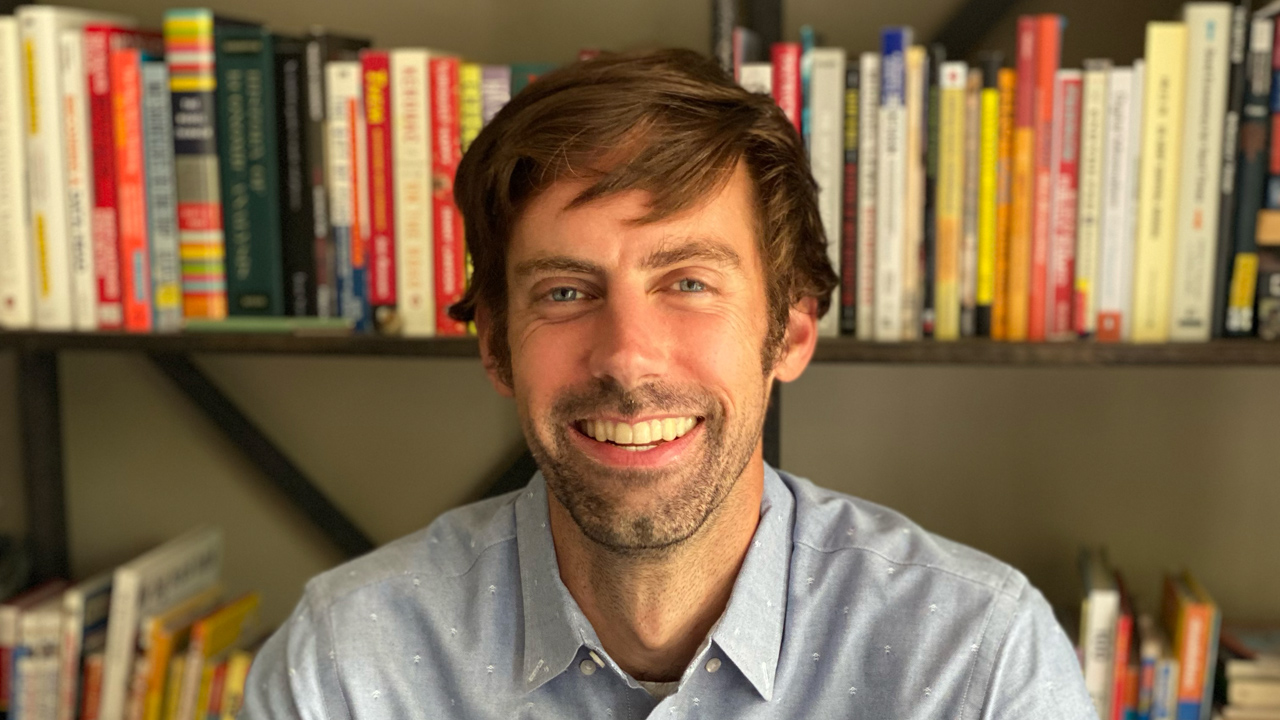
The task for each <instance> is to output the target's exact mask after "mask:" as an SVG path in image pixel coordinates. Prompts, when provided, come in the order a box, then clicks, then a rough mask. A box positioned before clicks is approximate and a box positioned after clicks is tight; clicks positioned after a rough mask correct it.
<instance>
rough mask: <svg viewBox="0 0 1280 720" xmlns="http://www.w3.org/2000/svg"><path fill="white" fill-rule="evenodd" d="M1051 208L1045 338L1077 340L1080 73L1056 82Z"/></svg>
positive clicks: (1060, 73)
mask: <svg viewBox="0 0 1280 720" xmlns="http://www.w3.org/2000/svg"><path fill="white" fill-rule="evenodd" d="M1054 82H1055V85H1056V89H1055V92H1054V94H1055V96H1056V99H1055V101H1054V106H1055V110H1054V124H1053V150H1052V151H1053V183H1054V188H1053V196H1052V197H1053V206H1052V208H1051V212H1050V227H1051V230H1052V232H1051V233H1050V236H1049V256H1048V264H1047V268H1046V272H1047V274H1046V276H1045V312H1046V317H1045V339H1048V340H1068V339H1071V338H1072V337H1074V336H1075V328H1074V326H1073V325H1072V323H1071V305H1072V301H1073V299H1074V291H1075V254H1076V210H1077V207H1076V204H1077V199H1078V198H1079V188H1080V105H1081V101H1080V100H1081V98H1080V96H1081V82H1082V79H1081V73H1080V71H1079V70H1059V71H1058V73H1057V76H1056V78H1055V81H1054Z"/></svg>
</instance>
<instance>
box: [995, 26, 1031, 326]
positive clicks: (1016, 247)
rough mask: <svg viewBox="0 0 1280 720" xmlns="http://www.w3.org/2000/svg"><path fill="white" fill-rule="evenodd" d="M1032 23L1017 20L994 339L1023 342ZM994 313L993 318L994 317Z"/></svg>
mask: <svg viewBox="0 0 1280 720" xmlns="http://www.w3.org/2000/svg"><path fill="white" fill-rule="evenodd" d="M1036 57H1037V52H1036V18H1035V17H1034V16H1029V15H1023V16H1021V17H1019V18H1018V60H1017V73H1018V80H1017V85H1016V86H1015V87H1016V90H1015V93H1014V95H1015V97H1014V115H1013V156H1012V160H1013V167H1012V177H1011V183H1012V189H1011V192H1010V196H1009V263H1008V268H1007V271H1008V277H1007V278H1006V287H1007V292H1006V295H1005V301H1006V303H1007V307H1006V311H1005V313H1004V316H1005V320H1006V324H1005V327H1004V332H1003V333H999V332H993V333H992V337H993V339H1003V340H1009V341H1013V342H1021V341H1024V340H1026V339H1027V301H1028V300H1029V299H1030V296H1031V234H1032V232H1031V229H1032V226H1033V225H1034V222H1033V218H1032V208H1033V206H1034V199H1035V184H1036V182H1035V181H1036V178H1035V148H1036V146H1035V114H1036V113H1035V109H1036V103H1035V99H1036V94H1035V88H1036V72H1035V70H1036ZM999 315H1000V314H999V313H997V317H999Z"/></svg>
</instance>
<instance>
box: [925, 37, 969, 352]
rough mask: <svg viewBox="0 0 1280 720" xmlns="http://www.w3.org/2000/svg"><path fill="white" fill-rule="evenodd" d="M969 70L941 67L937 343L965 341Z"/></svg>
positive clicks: (962, 66)
mask: <svg viewBox="0 0 1280 720" xmlns="http://www.w3.org/2000/svg"><path fill="white" fill-rule="evenodd" d="M968 74H969V66H968V65H966V64H965V63H962V62H945V63H943V64H942V77H941V80H940V82H939V88H940V92H939V95H940V100H939V102H940V103H941V105H942V107H941V111H940V113H939V117H938V195H937V203H938V209H937V223H938V231H937V238H938V247H937V250H936V255H935V256H934V257H935V259H936V263H937V270H936V277H935V286H934V293H933V302H934V308H935V312H936V317H937V321H936V324H935V325H934V331H933V336H934V338H935V339H937V340H956V339H959V337H960V241H961V232H962V227H961V226H962V223H963V221H964V131H965V128H964V120H965V83H966V82H967V81H968Z"/></svg>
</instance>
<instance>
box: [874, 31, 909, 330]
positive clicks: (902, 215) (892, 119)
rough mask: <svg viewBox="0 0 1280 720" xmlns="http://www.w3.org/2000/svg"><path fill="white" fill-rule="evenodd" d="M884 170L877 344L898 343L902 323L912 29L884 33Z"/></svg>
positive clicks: (879, 184) (879, 190)
mask: <svg viewBox="0 0 1280 720" xmlns="http://www.w3.org/2000/svg"><path fill="white" fill-rule="evenodd" d="M880 45H881V65H880V117H879V121H878V123H877V125H878V128H877V130H878V132H879V142H878V143H877V147H878V151H879V167H878V170H877V178H876V196H877V202H878V206H879V210H878V212H877V214H876V280H875V286H876V307H875V317H876V332H875V338H876V340H879V341H882V342H898V341H900V340H902V337H903V334H904V331H905V328H904V326H903V317H902V304H903V303H902V294H903V284H902V275H903V268H902V259H903V246H904V245H905V243H906V235H905V233H906V230H905V227H904V221H905V219H906V197H905V196H906V185H907V177H906V175H907V152H906V130H907V128H906V125H907V112H906V82H907V77H906V50H907V48H908V47H910V45H911V31H910V29H909V28H887V29H885V30H883V31H881V34H880Z"/></svg>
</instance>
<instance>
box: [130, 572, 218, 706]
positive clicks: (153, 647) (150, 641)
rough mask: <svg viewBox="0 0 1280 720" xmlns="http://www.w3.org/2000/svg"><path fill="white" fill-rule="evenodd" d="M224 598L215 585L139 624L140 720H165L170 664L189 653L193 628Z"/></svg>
mask: <svg viewBox="0 0 1280 720" xmlns="http://www.w3.org/2000/svg"><path fill="white" fill-rule="evenodd" d="M221 597H222V586H221V585H220V584H216V583H215V584H214V585H211V586H210V587H208V588H207V589H205V590H203V591H201V592H199V593H196V594H195V595H192V596H191V597H189V598H187V599H186V600H183V601H181V602H179V603H177V604H175V605H172V606H170V607H168V608H165V609H163V610H162V611H160V612H158V613H155V614H152V615H150V616H148V617H145V618H143V619H142V621H141V622H140V623H139V626H138V635H139V640H140V642H139V646H140V658H139V659H140V661H141V662H140V663H139V667H140V668H141V669H142V707H141V708H140V717H139V718H138V720H161V719H162V717H163V711H164V709H165V708H164V700H165V691H166V687H165V683H166V681H167V679H168V670H169V661H170V660H171V659H172V658H173V657H174V655H175V654H177V653H183V652H185V651H186V650H187V646H188V643H189V640H190V636H191V626H192V625H193V624H194V623H195V622H196V620H199V619H200V618H202V617H204V616H205V615H207V614H209V613H210V612H212V611H213V610H214V609H215V608H216V607H217V606H218V604H219V602H220V601H221Z"/></svg>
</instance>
